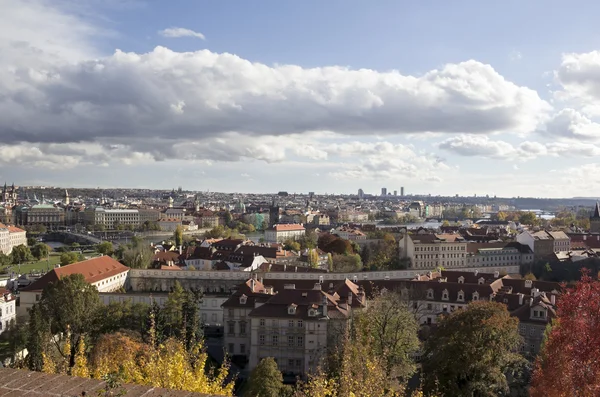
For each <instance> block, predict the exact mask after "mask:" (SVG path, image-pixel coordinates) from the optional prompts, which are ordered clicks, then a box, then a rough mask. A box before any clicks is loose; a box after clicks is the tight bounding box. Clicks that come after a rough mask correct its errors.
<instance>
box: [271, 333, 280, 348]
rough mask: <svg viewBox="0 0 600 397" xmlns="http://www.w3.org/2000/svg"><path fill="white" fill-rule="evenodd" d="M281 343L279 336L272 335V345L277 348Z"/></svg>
mask: <svg viewBox="0 0 600 397" xmlns="http://www.w3.org/2000/svg"><path fill="white" fill-rule="evenodd" d="M278 343H279V335H271V344H272V345H273V346H277V344H278Z"/></svg>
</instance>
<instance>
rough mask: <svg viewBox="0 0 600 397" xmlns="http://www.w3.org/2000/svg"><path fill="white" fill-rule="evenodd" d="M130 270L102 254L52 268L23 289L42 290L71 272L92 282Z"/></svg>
mask: <svg viewBox="0 0 600 397" xmlns="http://www.w3.org/2000/svg"><path fill="white" fill-rule="evenodd" d="M128 270H129V268H128V267H127V266H124V265H122V264H121V263H120V262H119V261H117V260H115V259H113V258H111V257H110V256H100V257H97V258H92V259H88V260H85V261H81V262H77V263H73V264H71V265H67V266H62V267H58V268H55V269H52V270H50V271H49V272H48V273H46V274H45V275H44V276H42V277H41V278H40V279H39V280H37V281H35V282H33V283H32V284H31V285H28V286H27V287H26V288H23V291H41V290H43V289H44V288H45V287H46V286H47V285H48V284H50V283H52V282H55V281H58V280H60V279H61V278H62V277H65V276H70V275H71V274H81V275H83V277H85V281H87V282H88V283H90V284H92V283H95V282H98V281H101V280H104V279H106V278H109V277H112V276H116V275H117V274H120V273H123V272H126V271H128Z"/></svg>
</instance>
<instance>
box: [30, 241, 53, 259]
mask: <svg viewBox="0 0 600 397" xmlns="http://www.w3.org/2000/svg"><path fill="white" fill-rule="evenodd" d="M50 249H51V248H50V247H49V246H48V245H46V244H44V243H37V244H35V245H34V246H33V247H32V248H31V253H32V255H33V256H34V257H35V258H36V259H37V260H38V261H39V260H41V259H42V258H46V257H48V253H49V252H50Z"/></svg>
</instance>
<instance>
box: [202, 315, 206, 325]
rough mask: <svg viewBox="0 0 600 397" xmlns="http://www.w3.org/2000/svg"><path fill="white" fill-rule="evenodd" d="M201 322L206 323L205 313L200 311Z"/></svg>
mask: <svg viewBox="0 0 600 397" xmlns="http://www.w3.org/2000/svg"><path fill="white" fill-rule="evenodd" d="M202 322H203V323H206V313H202Z"/></svg>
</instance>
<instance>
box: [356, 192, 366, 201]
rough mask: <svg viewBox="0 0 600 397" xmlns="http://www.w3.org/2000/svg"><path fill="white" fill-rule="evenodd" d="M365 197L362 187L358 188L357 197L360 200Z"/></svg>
mask: <svg viewBox="0 0 600 397" xmlns="http://www.w3.org/2000/svg"><path fill="white" fill-rule="evenodd" d="M364 197H365V192H363V190H362V189H358V198H359V199H360V200H362V199H363V198H364Z"/></svg>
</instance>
